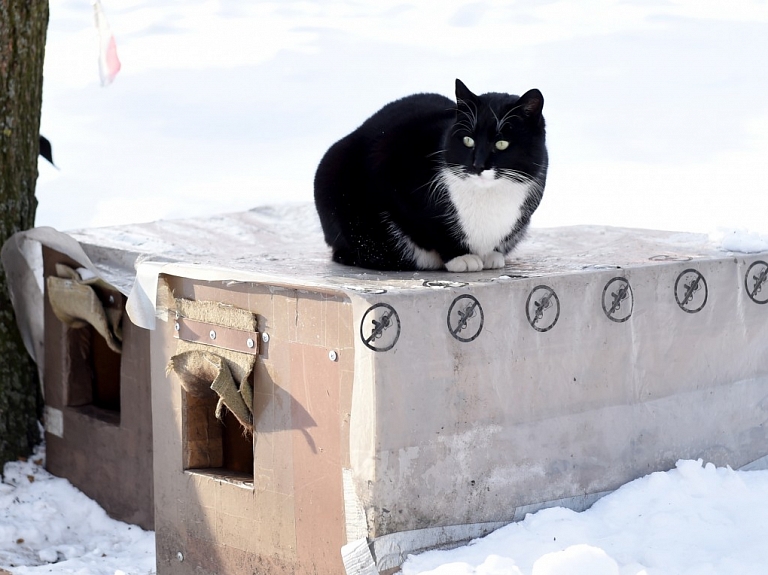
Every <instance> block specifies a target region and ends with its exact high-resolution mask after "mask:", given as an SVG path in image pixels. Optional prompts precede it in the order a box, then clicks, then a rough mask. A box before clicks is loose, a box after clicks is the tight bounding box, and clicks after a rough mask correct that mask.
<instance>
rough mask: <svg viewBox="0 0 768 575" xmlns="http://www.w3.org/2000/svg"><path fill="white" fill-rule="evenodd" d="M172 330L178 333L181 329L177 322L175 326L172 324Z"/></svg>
mask: <svg viewBox="0 0 768 575" xmlns="http://www.w3.org/2000/svg"><path fill="white" fill-rule="evenodd" d="M173 329H175V330H176V331H179V330H180V329H181V326H180V325H179V322H176V323H175V324H173Z"/></svg>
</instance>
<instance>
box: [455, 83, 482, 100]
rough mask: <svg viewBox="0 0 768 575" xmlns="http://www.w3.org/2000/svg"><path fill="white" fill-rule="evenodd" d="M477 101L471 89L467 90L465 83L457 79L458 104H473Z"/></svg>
mask: <svg viewBox="0 0 768 575" xmlns="http://www.w3.org/2000/svg"><path fill="white" fill-rule="evenodd" d="M476 99H477V96H475V95H474V94H473V93H472V92H471V91H470V90H469V88H467V87H466V86H465V85H464V82H462V81H461V80H459V79H458V78H456V103H457V104H461V103H462V102H473V101H475V100H476Z"/></svg>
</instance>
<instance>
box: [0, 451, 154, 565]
mask: <svg viewBox="0 0 768 575" xmlns="http://www.w3.org/2000/svg"><path fill="white" fill-rule="evenodd" d="M44 460H45V450H44V448H42V447H41V448H39V449H38V450H37V451H36V452H35V454H34V455H33V456H32V457H31V458H30V459H29V460H28V461H18V462H13V463H7V464H6V465H5V469H4V471H3V481H2V483H0V574H1V573H3V569H10V570H11V572H12V573H14V574H17V575H32V574H37V573H62V574H63V573H77V574H79V575H113V574H114V575H123V574H125V575H128V574H130V575H146V574H148V573H154V572H155V536H154V533H151V532H147V531H144V530H142V529H141V528H140V527H137V526H135V525H127V524H126V523H120V522H119V521H114V520H113V519H110V518H109V517H107V514H106V513H105V512H104V510H103V509H102V508H101V507H99V506H98V505H97V504H96V503H94V502H93V501H91V500H90V499H88V498H87V497H86V496H85V495H83V494H82V493H80V491H78V490H77V489H75V488H74V487H72V485H71V484H70V483H69V482H68V481H66V480H65V479H59V478H57V477H53V476H52V475H51V474H50V473H48V472H47V471H45V469H43V468H42V467H41V465H42V464H43V462H44Z"/></svg>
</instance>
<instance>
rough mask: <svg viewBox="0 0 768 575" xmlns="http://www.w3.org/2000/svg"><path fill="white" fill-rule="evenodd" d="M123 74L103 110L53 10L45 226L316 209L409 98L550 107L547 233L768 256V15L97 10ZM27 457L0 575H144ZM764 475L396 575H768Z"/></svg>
mask: <svg viewBox="0 0 768 575" xmlns="http://www.w3.org/2000/svg"><path fill="white" fill-rule="evenodd" d="M102 4H103V6H104V10H105V12H106V15H107V17H108V18H109V23H110V28H111V30H112V32H113V33H114V35H115V37H116V40H117V49H118V53H119V57H120V60H121V62H122V69H121V71H120V73H119V74H118V76H117V77H116V79H115V81H114V83H113V84H112V85H110V86H109V87H108V88H101V87H100V81H99V75H98V66H97V57H98V49H97V47H98V39H97V37H96V31H95V28H94V26H93V12H92V7H91V5H90V3H89V2H87V1H86V0H80V1H73V0H51V2H50V8H51V19H50V28H49V35H48V46H47V53H46V65H45V66H46V67H45V86H44V90H45V93H44V106H43V115H42V127H41V131H42V133H43V134H44V135H46V136H47V137H48V138H49V139H50V140H51V142H52V144H53V153H54V159H55V161H56V163H57V166H58V169H55V168H53V167H51V166H49V165H48V164H46V163H44V162H41V164H40V179H39V185H38V198H39V201H40V205H39V209H38V218H37V224H38V225H52V226H54V227H57V228H59V229H71V228H83V227H91V226H102V225H115V224H123V223H134V222H140V221H151V220H155V219H159V218H175V217H191V216H207V215H210V214H211V213H216V212H232V211H239V210H244V209H248V208H251V207H254V206H257V205H264V204H272V203H275V202H276V201H298V200H309V199H311V198H312V178H313V174H314V169H315V167H316V165H317V162H318V161H319V159H320V157H321V156H322V154H323V153H324V151H325V150H326V149H327V147H328V146H329V145H330V144H331V143H332V142H334V141H335V140H337V139H338V138H340V137H342V136H343V135H345V134H346V133H347V132H348V131H349V130H351V129H353V128H354V127H355V126H356V125H358V124H359V123H360V122H361V121H362V120H363V119H365V118H366V117H367V116H368V115H370V114H371V113H372V112H374V111H375V110H376V109H378V108H379V107H380V106H381V105H383V104H384V103H386V102H388V101H390V100H392V99H394V98H397V97H400V96H403V95H406V94H409V93H413V92H419V91H435V92H439V93H443V94H446V95H451V91H452V88H453V81H454V79H455V78H456V77H459V78H461V79H462V80H464V81H465V82H466V83H467V84H468V86H469V87H470V88H471V89H473V90H475V91H478V92H484V91H509V92H516V93H522V92H523V91H525V90H527V89H529V88H533V87H537V88H539V89H541V90H542V92H543V93H544V97H545V100H546V103H545V107H544V111H545V116H546V118H547V121H548V141H549V149H550V156H551V168H550V175H549V181H548V184H547V189H546V193H545V196H544V201H543V203H542V206H541V208H540V209H539V211H538V212H537V214H536V215H535V216H534V225H536V226H542V227H543V226H556V225H572V224H606V225H613V226H631V227H647V228H656V229H669V230H677V231H688V232H698V233H709V234H711V235H710V237H711V238H712V241H713V242H715V243H716V244H717V245H720V246H721V248H722V249H723V250H726V251H734V252H753V251H757V250H764V249H766V246H768V229H767V228H768V226H767V225H766V219H765V214H766V213H768V194H766V193H765V192H766V182H768V162H766V161H765V158H766V157H768V98H766V97H765V94H766V70H768V5H766V3H765V2H764V1H762V2H761V1H759V0H732V1H730V2H727V3H726V2H721V3H718V2H699V1H696V0H671V1H668V2H641V1H632V0H630V1H617V0H588V1H579V2H576V1H575V0H553V1H549V2H529V3H510V2H505V1H504V0H480V1H470V2H467V1H462V0H439V1H438V0H428V1H422V2H408V1H407V0H406V1H403V0H379V1H378V2H375V3H373V2H360V1H356V0H327V1H326V0H324V1H322V2H321V1H320V0H315V1H312V0H303V1H289V0H286V1H281V2H279V3H278V2H246V1H245V0H240V1H237V0H227V1H224V0H220V1H216V0H189V1H186V2H183V3H180V2H174V1H171V0H153V1H151V2H150V1H149V0H121V1H120V2H117V1H116V0H103V2H102ZM43 456H44V455H43V452H42V451H39V452H37V453H36V454H35V456H34V457H32V458H31V459H30V461H27V462H15V463H9V464H7V465H6V467H5V472H4V480H3V483H2V484H0V567H2V568H5V569H10V570H11V571H12V572H13V573H14V574H22V573H24V574H25V573H54V574H56V573H78V574H80V575H88V574H109V575H111V574H113V573H114V574H123V573H124V574H127V575H130V574H137V575H138V574H144V573H152V572H154V556H153V553H154V537H153V534H151V533H146V532H144V531H142V530H141V529H139V528H138V527H135V526H128V525H125V524H123V523H119V522H115V521H112V520H110V519H109V518H108V517H107V516H106V515H105V514H104V512H103V511H102V510H100V509H99V508H98V506H97V505H96V504H95V503H93V502H92V501H89V500H88V499H87V498H85V496H83V495H82V494H81V493H79V492H78V491H77V490H75V489H74V488H73V487H72V486H71V485H69V484H68V483H67V482H66V481H65V480H63V479H57V478H53V477H51V476H50V475H49V474H47V473H46V472H45V471H44V470H43V469H41V467H40V466H39V464H38V463H36V462H39V461H40V460H41V459H42V458H43ZM767 501H768V472H759V471H750V472H745V471H733V470H730V469H715V468H714V467H713V466H711V465H703V464H702V463H701V462H691V461H682V462H680V463H678V465H677V467H676V469H673V470H671V471H668V472H664V473H654V474H652V475H649V476H647V477H644V478H641V479H638V480H636V481H634V482H632V483H630V484H628V485H625V486H623V487H622V488H620V489H619V490H618V491H616V492H615V493H613V494H611V495H609V496H607V497H605V498H603V499H601V500H600V501H598V502H597V503H596V504H595V505H594V506H593V507H592V508H591V509H589V510H588V511H586V512H583V513H574V512H572V511H569V510H566V509H562V508H556V509H550V510H545V511H540V512H538V513H536V514H534V515H529V516H528V517H526V519H525V520H524V521H522V522H520V523H518V524H514V525H510V526H508V527H506V528H503V529H501V530H499V531H497V532H495V533H493V534H491V535H489V536H487V537H486V538H485V539H483V540H479V541H476V542H473V543H472V544H470V545H468V546H465V547H461V548H458V549H455V550H451V551H436V552H428V553H425V554H422V555H420V556H417V557H412V558H410V559H409V561H408V562H407V563H406V565H405V567H404V573H405V574H408V575H412V574H416V573H433V574H435V575H437V574H439V575H464V574H468V573H476V574H478V575H479V574H483V575H491V574H493V575H501V574H509V575H515V574H518V575H519V574H520V573H524V574H526V575H528V574H533V575H561V574H566V573H567V574H568V575H580V574H582V573H583V574H587V573H589V574H590V575H603V574H605V575H615V574H619V575H661V574H664V575H672V574H698V575H707V574H710V573H712V574H714V573H717V574H723V573H729V574H730V573H738V574H739V575H748V574H750V573H765V572H766V571H768V567H767V565H768V558H766V554H765V551H764V549H765V540H766V539H767V538H768V505H766V502H767Z"/></svg>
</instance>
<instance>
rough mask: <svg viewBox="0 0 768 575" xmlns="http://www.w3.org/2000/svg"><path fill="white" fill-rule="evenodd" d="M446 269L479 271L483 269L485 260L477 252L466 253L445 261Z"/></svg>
mask: <svg viewBox="0 0 768 575" xmlns="http://www.w3.org/2000/svg"><path fill="white" fill-rule="evenodd" d="M499 255H501V254H499ZM445 269H447V270H448V271H449V272H479V271H480V270H481V269H483V260H482V259H481V258H480V256H476V255H475V254H464V255H463V256H459V257H457V258H453V259H452V260H450V261H447V262H445Z"/></svg>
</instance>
